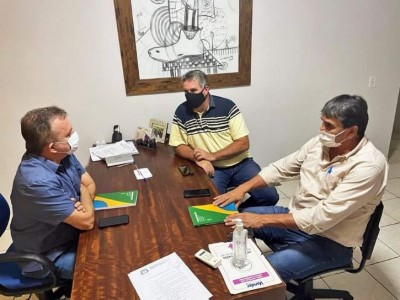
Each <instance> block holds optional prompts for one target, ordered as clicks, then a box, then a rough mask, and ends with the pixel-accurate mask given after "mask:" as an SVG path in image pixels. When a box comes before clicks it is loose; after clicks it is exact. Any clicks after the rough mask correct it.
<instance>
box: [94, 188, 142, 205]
mask: <svg viewBox="0 0 400 300" xmlns="http://www.w3.org/2000/svg"><path fill="white" fill-rule="evenodd" d="M137 195H138V191H137V190H132V191H124V192H112V193H103V194H97V195H96V197H95V198H94V200H93V206H94V209H95V210H100V209H109V208H117V207H125V206H134V205H136V202H137Z"/></svg>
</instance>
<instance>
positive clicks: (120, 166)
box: [118, 162, 131, 168]
mask: <svg viewBox="0 0 400 300" xmlns="http://www.w3.org/2000/svg"><path fill="white" fill-rule="evenodd" d="M130 164H131V162H130V163H126V164H123V165H119V166H118V168H122V167H125V166H128V165H130Z"/></svg>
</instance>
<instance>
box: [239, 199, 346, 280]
mask: <svg viewBox="0 0 400 300" xmlns="http://www.w3.org/2000/svg"><path fill="white" fill-rule="evenodd" d="M244 212H251V213H257V214H287V213H288V212H289V210H288V209H287V208H286V207H280V206H274V207H249V208H246V209H244ZM253 232H254V237H256V238H259V239H262V240H263V241H264V242H265V243H266V244H267V245H268V244H270V243H274V244H275V243H278V244H279V245H281V246H280V247H279V249H278V251H277V252H274V253H272V254H270V255H269V256H267V259H268V261H269V262H270V263H271V265H272V266H273V267H274V268H275V270H276V271H277V272H278V274H279V275H280V276H281V278H282V280H283V281H285V282H288V281H290V280H292V279H301V278H305V277H307V276H310V275H312V274H315V273H317V272H321V271H324V270H328V269H331V268H334V267H341V266H345V265H347V264H350V263H351V259H352V256H353V249H352V248H348V247H345V246H343V245H340V244H338V243H336V242H334V241H332V240H330V239H328V238H325V237H322V236H318V235H309V234H307V233H305V232H302V231H300V230H291V229H283V228H274V227H263V228H259V229H254V230H253Z"/></svg>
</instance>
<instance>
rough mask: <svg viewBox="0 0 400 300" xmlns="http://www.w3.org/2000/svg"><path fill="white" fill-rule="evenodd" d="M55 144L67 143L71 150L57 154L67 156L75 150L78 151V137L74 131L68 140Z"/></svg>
mask: <svg viewBox="0 0 400 300" xmlns="http://www.w3.org/2000/svg"><path fill="white" fill-rule="evenodd" d="M55 143H68V145H69V146H70V148H71V149H69V150H68V151H67V152H60V151H58V152H59V153H67V154H73V153H74V152H75V151H76V150H78V146H79V135H78V133H77V132H76V131H74V132H73V133H72V134H71V136H70V137H69V138H68V140H66V141H63V142H55Z"/></svg>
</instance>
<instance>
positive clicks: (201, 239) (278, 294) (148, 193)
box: [71, 144, 286, 300]
mask: <svg viewBox="0 0 400 300" xmlns="http://www.w3.org/2000/svg"><path fill="white" fill-rule="evenodd" d="M138 150H139V155H135V156H134V159H135V162H136V164H137V166H138V167H139V168H149V170H150V171H151V173H152V174H153V177H152V178H149V179H147V181H146V182H145V181H143V180H139V181H138V180H136V178H135V176H134V174H133V170H134V165H133V164H131V165H127V166H123V167H120V168H119V167H110V168H107V166H106V164H105V163H104V161H100V162H91V163H90V164H89V166H88V168H87V171H88V172H89V174H90V175H91V176H92V177H93V179H94V180H95V182H96V186H97V193H107V192H115V191H127V190H138V201H137V205H136V206H131V207H124V208H114V209H106V210H100V211H96V213H95V217H96V226H95V228H94V229H93V230H90V231H85V232H82V233H81V234H80V238H79V246H78V252H77V258H76V263H75V273H74V282H73V288H72V295H71V296H72V297H71V298H72V299H74V300H78V299H79V300H82V299H96V300H101V299H139V296H138V295H137V293H136V291H135V289H134V288H133V286H132V284H131V282H130V280H129V278H128V275H127V274H128V273H130V272H132V271H133V270H136V269H138V268H140V267H142V266H144V265H147V264H149V263H151V262H153V261H155V260H157V259H160V258H162V257H164V256H166V255H168V254H171V253H172V252H176V253H177V254H178V256H179V257H180V258H181V259H182V260H183V261H184V262H185V264H186V265H187V266H188V267H189V268H190V269H191V271H192V272H193V273H194V274H195V275H196V276H197V277H198V278H199V280H200V281H201V282H202V283H203V284H204V285H205V286H206V288H207V289H208V290H209V291H210V292H211V294H212V295H213V297H212V299H274V300H277V299H284V298H285V293H286V292H285V284H284V283H281V284H279V285H275V286H272V287H267V288H264V289H257V290H254V291H250V292H246V293H241V294H237V295H231V294H229V291H228V289H227V287H226V285H225V282H224V280H223V278H222V275H221V273H220V271H219V270H218V269H212V268H210V267H208V266H207V265H205V264H204V263H202V262H200V261H199V260H197V259H196V258H195V257H194V254H195V253H196V252H197V251H198V250H199V249H201V248H204V249H207V250H208V244H211V243H217V242H222V241H227V238H228V234H229V232H231V231H232V229H231V228H229V227H226V226H225V225H224V224H217V225H210V226H201V227H194V226H193V224H192V222H191V219H190V216H189V213H188V207H189V206H190V205H199V204H208V203H211V202H212V198H213V197H215V196H216V195H217V194H218V192H217V190H216V189H215V187H214V185H213V184H212V182H211V180H210V179H209V178H208V177H207V176H206V174H205V173H204V172H203V171H202V170H201V169H200V168H198V167H197V166H195V164H193V163H191V162H189V161H187V160H184V159H182V158H180V157H177V156H175V155H174V152H173V149H172V148H171V147H169V146H167V145H164V144H157V148H155V149H150V148H141V147H140V148H138ZM182 164H189V165H191V167H192V168H193V170H194V175H192V176H182V175H181V173H180V171H179V169H178V166H179V165H182ZM200 188H209V189H210V191H211V197H203V198H191V199H185V198H184V197H183V190H185V189H200ZM120 214H128V215H129V224H127V225H121V226H115V227H108V228H104V229H99V228H98V227H97V223H98V220H99V218H101V217H108V216H114V215H120Z"/></svg>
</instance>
